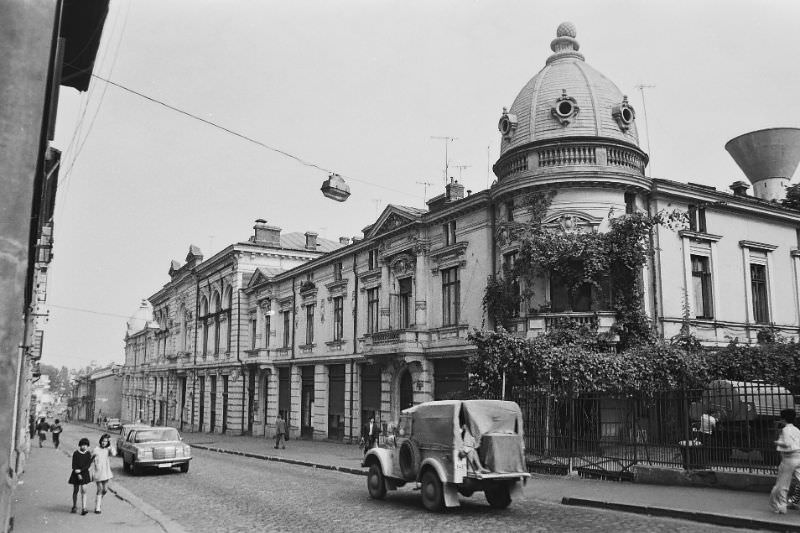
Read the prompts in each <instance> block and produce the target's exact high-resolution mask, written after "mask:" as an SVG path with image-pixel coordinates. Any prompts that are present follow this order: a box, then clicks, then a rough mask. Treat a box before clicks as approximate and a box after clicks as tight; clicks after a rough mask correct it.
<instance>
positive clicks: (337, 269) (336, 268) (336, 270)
mask: <svg viewBox="0 0 800 533" xmlns="http://www.w3.org/2000/svg"><path fill="white" fill-rule="evenodd" d="M341 280H342V263H341V262H339V263H334V264H333V281H341Z"/></svg>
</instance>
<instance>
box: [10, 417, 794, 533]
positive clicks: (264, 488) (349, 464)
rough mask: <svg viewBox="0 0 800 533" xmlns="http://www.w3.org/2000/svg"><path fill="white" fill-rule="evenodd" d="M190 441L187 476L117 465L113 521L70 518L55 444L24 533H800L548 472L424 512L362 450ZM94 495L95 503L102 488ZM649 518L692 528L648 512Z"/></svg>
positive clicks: (24, 513)
mask: <svg viewBox="0 0 800 533" xmlns="http://www.w3.org/2000/svg"><path fill="white" fill-rule="evenodd" d="M65 429H66V430H65V437H64V439H63V440H64V444H65V445H62V448H63V449H64V451H67V452H68V453H69V454H71V453H72V449H74V448H72V446H74V443H76V442H77V440H78V438H80V437H81V436H84V435H85V436H87V437H89V438H90V439H91V440H92V442H93V444H94V443H95V442H96V441H97V437H98V436H99V434H100V433H101V431H100V430H99V429H97V427H96V426H94V427H81V426H77V425H68V426H66V428H65ZM183 437H184V440H185V441H186V442H188V443H189V444H192V446H193V448H194V459H193V462H192V467H191V469H190V472H189V473H188V474H180V473H178V472H177V471H174V472H154V473H149V474H146V475H144V476H130V475H127V474H125V473H123V472H122V468H121V461H119V460H118V459H117V460H115V462H113V463H112V464H113V472H114V475H115V478H114V479H113V480H112V484H111V488H112V490H114V491H115V493H116V494H117V497H116V498H112V497H110V495H109V497H107V498H106V500H104V512H103V514H102V515H94V514H89V515H87V516H83V517H82V516H80V515H71V514H69V507H70V506H71V487H70V486H69V485H68V484H67V483H66V477H67V476H68V473H69V456H68V455H67V454H65V453H61V450H59V451H55V450H53V449H52V443H51V442H50V441H48V442H47V446H49V448H43V449H41V450H39V449H38V448H35V449H34V450H33V455H32V457H31V461H30V463H29V465H28V468H27V469H26V472H25V474H24V475H23V478H22V481H23V484H22V485H21V486H20V490H19V491H18V492H17V503H16V505H15V515H16V528H15V531H25V532H27V531H42V530H48V528H52V529H53V530H55V528H58V530H59V531H72V530H78V529H79V530H81V531H88V532H91V531H94V529H93V528H94V527H95V526H97V527H98V531H99V527H103V529H104V530H108V529H113V530H114V531H142V532H148V533H149V532H150V531H169V532H179V531H301V530H302V531H307V530H309V529H316V530H324V531H348V530H351V529H353V528H355V527H360V526H359V524H362V525H363V520H362V518H363V517H366V516H376V517H379V519H378V520H376V523H375V524H374V525H370V529H377V530H378V531H412V530H413V531H447V530H452V529H454V528H457V529H464V528H469V529H476V528H477V529H482V530H485V531H496V530H508V531H609V532H610V531H676V532H677V531H680V532H682V533H689V532H700V531H741V529H736V530H733V529H730V528H724V527H716V526H712V525H710V524H720V525H727V526H731V527H737V528H750V529H753V530H756V529H764V530H771V531H800V513H798V512H796V511H795V512H791V511H790V514H789V515H784V516H778V515H773V514H772V513H771V512H770V511H769V508H768V505H767V495H765V494H758V493H747V492H737V491H728V490H720V489H695V488H686V487H663V486H654V485H641V484H633V483H620V482H611V481H597V480H586V479H581V478H572V477H560V476H540V475H535V476H534V477H533V478H532V480H531V481H530V482H529V483H528V486H527V488H526V491H525V493H526V495H525V497H524V498H523V499H521V500H519V501H515V502H514V503H513V504H512V506H511V508H509V509H508V510H506V511H503V512H496V511H493V510H491V509H489V507H488V506H487V504H486V502H485V501H484V500H483V498H482V497H481V496H480V495H477V494H476V495H475V496H474V497H472V498H462V507H461V508H460V509H458V510H456V511H455V512H448V513H444V514H432V513H428V512H426V511H425V510H424V508H423V507H422V504H421V502H420V497H419V492H418V491H414V490H411V489H408V488H405V489H401V490H400V491H397V492H390V493H389V495H388V496H387V498H386V501H383V502H377V501H374V500H370V499H369V498H368V496H367V491H366V482H365V478H364V477H363V476H361V475H353V474H363V473H365V469H363V468H362V467H361V466H360V461H361V456H362V454H361V451H360V450H359V449H358V447H356V446H352V445H344V444H339V443H332V442H321V441H288V442H287V448H286V449H285V450H275V449H274V448H273V447H272V445H273V442H272V441H271V440H267V439H264V438H259V437H232V436H225V435H209V434H205V433H185V434H184V435H183ZM287 463H288V464H287ZM309 466H313V467H314V468H309ZM62 478H63V479H62ZM88 494H89V496H90V497H89V501H90V502H92V503H93V501H94V487H92V488H90V489H89V491H88ZM564 502H567V503H572V504H578V505H565V504H564ZM592 505H595V506H600V507H603V506H605V507H607V508H613V506H614V505H625V506H628V507H626V508H624V510H626V511H629V512H617V511H610V510H605V509H593V508H587V506H592ZM310 509H313V510H314V512H313V513H311V512H309V510H310ZM647 512H649V513H651V514H655V515H659V514H661V516H665V517H673V518H681V520H673V519H671V518H663V517H657V516H656V517H654V516H646V513H647ZM638 513H645V514H638ZM687 519H688V520H696V521H699V522H705V523H698V522H688V521H686V520H687ZM92 520H93V521H94V522H91V521H92ZM726 520H727V521H726ZM73 527H74V528H75V529H73Z"/></svg>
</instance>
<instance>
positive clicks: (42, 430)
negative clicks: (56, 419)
mask: <svg viewBox="0 0 800 533" xmlns="http://www.w3.org/2000/svg"><path fill="white" fill-rule="evenodd" d="M49 429H50V424H48V423H47V420H46V419H45V418H44V417H42V418H40V419H39V423H38V424H36V432H37V433H38V434H39V448H41V447H42V443H44V441H46V440H47V432H48V430H49Z"/></svg>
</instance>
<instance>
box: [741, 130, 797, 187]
mask: <svg viewBox="0 0 800 533" xmlns="http://www.w3.org/2000/svg"><path fill="white" fill-rule="evenodd" d="M725 150H727V151H728V153H729V154H731V157H733V160H734V161H736V164H737V165H739V168H741V169H742V172H744V174H745V176H747V179H749V180H750V183H752V184H753V194H754V195H755V197H756V198H761V199H762V200H776V201H777V200H781V199H783V198H784V196H785V188H786V186H787V185H788V184H789V180H790V179H791V177H792V176H793V175H794V173H795V171H796V170H797V165H798V164H799V163H800V128H769V129H766V130H758V131H751V132H750V133H745V134H744V135H739V136H738V137H735V138H733V139H731V140H730V141H728V142H727V143H726V144H725Z"/></svg>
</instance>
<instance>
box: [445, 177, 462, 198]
mask: <svg viewBox="0 0 800 533" xmlns="http://www.w3.org/2000/svg"><path fill="white" fill-rule="evenodd" d="M444 190H445V193H444V195H445V197H446V198H447V201H448V202H452V201H455V200H461V199H462V198H464V186H463V185H461V184H460V183H458V181H457V180H454V179H453V178H450V183H448V184H447V185H446V186H445V188H444Z"/></svg>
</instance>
